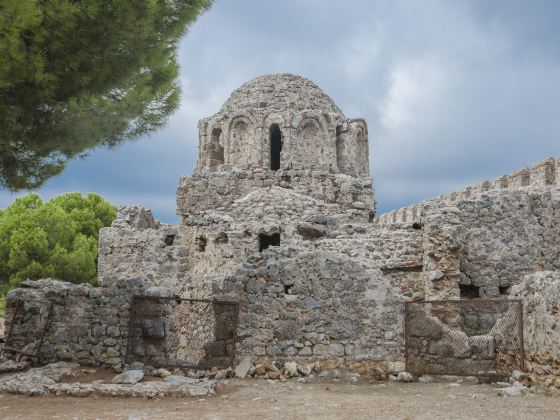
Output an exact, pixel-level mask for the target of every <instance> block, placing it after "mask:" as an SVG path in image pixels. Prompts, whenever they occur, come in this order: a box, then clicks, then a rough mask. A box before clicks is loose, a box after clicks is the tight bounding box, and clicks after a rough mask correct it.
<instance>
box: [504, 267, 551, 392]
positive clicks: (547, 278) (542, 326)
mask: <svg viewBox="0 0 560 420" xmlns="http://www.w3.org/2000/svg"><path fill="white" fill-rule="evenodd" d="M513 294H514V295H515V296H516V297H519V298H521V299H522V300H523V303H524V311H525V313H524V340H525V368H526V370H527V371H528V372H529V374H530V377H531V379H532V380H533V381H534V382H537V383H540V384H542V385H544V386H546V387H548V388H550V389H551V390H552V389H556V390H560V272H557V271H543V272H539V273H534V274H531V275H528V276H526V277H525V278H524V281H523V282H522V283H521V284H519V285H518V286H516V287H515V288H514V290H513Z"/></svg>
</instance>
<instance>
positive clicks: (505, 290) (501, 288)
mask: <svg viewBox="0 0 560 420" xmlns="http://www.w3.org/2000/svg"><path fill="white" fill-rule="evenodd" d="M498 290H499V291H500V295H509V286H499V287H498Z"/></svg>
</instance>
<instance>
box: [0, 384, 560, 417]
mask: <svg viewBox="0 0 560 420" xmlns="http://www.w3.org/2000/svg"><path fill="white" fill-rule="evenodd" d="M0 418H3V419H47V418H58V419H96V418H98V419H101V418H102V419H107V418H108V419H129V420H132V419H179V418H181V419H189V418H196V419H247V418H258V419H266V418H286V419H294V418H297V419H325V418H329V419H344V420H351V419H366V418H368V419H372V418H375V419H480V418H491V419H496V418H499V419H524V420H528V419H539V420H545V419H560V398H558V397H550V396H544V395H539V394H528V395H526V396H524V397H499V396H498V395H497V392H496V388H495V387H493V386H491V385H479V384H471V383H461V384H459V383H439V382H438V383H428V384H420V383H410V384H405V383H378V384H367V383H363V384H343V383H336V382H328V381H325V382H320V383H308V384H302V383H299V382H297V381H295V380H294V381H292V380H290V381H286V382H275V383H270V382H268V381H266V380H255V379H250V380H249V379H247V380H230V381H229V382H228V383H227V384H220V386H219V389H218V392H217V395H216V396H213V397H206V398H200V399H196V398H184V399H183V398H181V399H178V398H164V399H155V400H148V399H135V398H127V399H121V398H96V397H85V398H76V397H23V396H16V395H0Z"/></svg>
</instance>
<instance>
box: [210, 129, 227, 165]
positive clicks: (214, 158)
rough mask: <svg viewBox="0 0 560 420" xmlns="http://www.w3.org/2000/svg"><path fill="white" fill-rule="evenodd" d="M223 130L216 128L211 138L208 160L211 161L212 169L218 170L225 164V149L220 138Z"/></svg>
mask: <svg viewBox="0 0 560 420" xmlns="http://www.w3.org/2000/svg"><path fill="white" fill-rule="evenodd" d="M221 135H222V130H220V129H219V128H214V129H213V130H212V135H211V136H210V144H209V147H208V158H209V159H210V168H212V169H216V167H217V166H218V165H223V164H224V148H223V147H222V145H221V144H220V136H221Z"/></svg>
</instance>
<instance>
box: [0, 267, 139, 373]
mask: <svg viewBox="0 0 560 420" xmlns="http://www.w3.org/2000/svg"><path fill="white" fill-rule="evenodd" d="M144 291H145V281H144V279H143V278H129V279H124V278H118V279H116V278H113V279H105V285H104V286H103V287H92V286H91V285H89V284H72V283H68V282H61V281H56V280H51V279H43V280H37V281H25V282H23V283H21V284H20V287H19V288H17V289H14V290H12V291H11V292H9V293H8V295H7V296H6V304H7V306H10V305H15V304H16V302H17V301H18V300H19V299H22V298H28V299H29V298H32V299H44V300H48V301H50V302H52V304H53V308H52V315H51V319H50V322H49V326H48V330H47V333H46V335H45V341H44V343H43V345H42V347H41V351H40V353H39V360H40V362H41V363H50V362H55V361H60V360H65V361H72V362H79V363H82V364H86V365H104V366H108V367H113V368H117V369H118V368H120V367H122V366H123V362H124V356H125V353H126V342H127V337H128V320H129V315H130V313H129V309H130V301H131V298H132V296H133V295H135V294H142V293H143V292H144ZM7 321H8V322H10V320H9V319H8V320H7Z"/></svg>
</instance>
